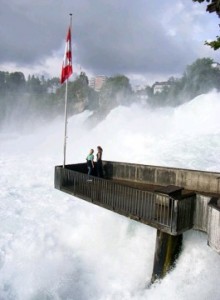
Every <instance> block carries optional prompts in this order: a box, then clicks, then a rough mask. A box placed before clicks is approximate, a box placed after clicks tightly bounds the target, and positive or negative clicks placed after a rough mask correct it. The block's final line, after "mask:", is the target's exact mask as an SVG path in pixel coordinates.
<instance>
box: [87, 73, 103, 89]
mask: <svg viewBox="0 0 220 300" xmlns="http://www.w3.org/2000/svg"><path fill="white" fill-rule="evenodd" d="M106 79H107V76H105V75H98V76H96V77H92V78H91V79H90V80H89V86H90V87H91V88H93V89H94V90H95V91H97V92H99V91H100V90H101V88H102V86H103V84H104V83H105V82H106Z"/></svg>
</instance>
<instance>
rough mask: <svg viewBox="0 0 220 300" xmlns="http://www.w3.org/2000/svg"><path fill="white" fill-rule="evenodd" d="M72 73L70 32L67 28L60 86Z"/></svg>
mask: <svg viewBox="0 0 220 300" xmlns="http://www.w3.org/2000/svg"><path fill="white" fill-rule="evenodd" d="M72 73H73V69H72V48H71V30H70V27H69V29H68V32H67V36H66V47H65V53H64V58H63V65H62V72H61V78H60V82H61V84H62V83H64V81H65V80H67V79H68V78H69V77H70V76H71V74H72Z"/></svg>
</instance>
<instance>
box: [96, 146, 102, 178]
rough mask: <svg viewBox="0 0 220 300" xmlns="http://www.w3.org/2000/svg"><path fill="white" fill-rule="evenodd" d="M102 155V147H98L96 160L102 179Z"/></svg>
mask: <svg viewBox="0 0 220 300" xmlns="http://www.w3.org/2000/svg"><path fill="white" fill-rule="evenodd" d="M102 153H103V149H102V147H100V146H98V147H97V154H96V159H97V176H98V177H101V178H102V177H103V168H102Z"/></svg>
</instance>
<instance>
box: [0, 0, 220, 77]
mask: <svg viewBox="0 0 220 300" xmlns="http://www.w3.org/2000/svg"><path fill="white" fill-rule="evenodd" d="M205 9H206V4H195V3H193V2H192V0H164V1H155V0H135V1H134V0H0V45H1V46H0V70H2V71H10V72H12V71H22V72H24V73H25V75H26V76H27V74H45V75H47V74H48V75H49V76H50V77H51V76H53V77H59V76H60V70H61V65H62V59H63V54H64V47H65V37H66V32H67V27H68V24H69V13H73V32H72V41H73V63H74V69H75V72H79V71H80V67H81V69H82V70H84V71H86V72H87V73H88V75H89V76H91V75H93V74H94V75H98V74H105V75H108V76H109V75H115V74H125V75H127V76H129V77H130V78H131V79H136V80H140V81H144V80H145V81H146V82H152V81H154V80H162V79H165V78H169V77H170V76H172V75H174V76H178V75H179V76H180V75H182V73H183V71H184V69H185V67H186V65H189V64H191V63H192V62H193V61H195V60H196V59H197V58H202V57H211V58H213V59H214V60H215V61H220V51H213V50H211V49H210V48H209V47H208V46H205V45H204V41H205V40H211V39H214V38H215V37H216V35H219V27H218V23H219V22H220V20H219V18H218V17H217V15H216V14H215V13H213V14H209V13H207V12H206V11H205Z"/></svg>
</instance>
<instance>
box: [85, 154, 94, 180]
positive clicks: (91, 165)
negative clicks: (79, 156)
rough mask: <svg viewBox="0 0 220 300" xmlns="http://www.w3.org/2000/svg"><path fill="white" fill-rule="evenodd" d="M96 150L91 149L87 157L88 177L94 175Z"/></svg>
mask: <svg viewBox="0 0 220 300" xmlns="http://www.w3.org/2000/svg"><path fill="white" fill-rule="evenodd" d="M93 153H94V150H93V149H91V150H90V151H89V154H88V155H87V157H86V160H87V167H88V175H92V174H93V170H94V155H93Z"/></svg>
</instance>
